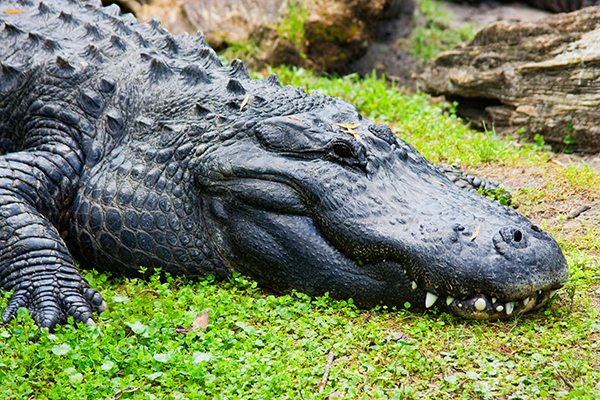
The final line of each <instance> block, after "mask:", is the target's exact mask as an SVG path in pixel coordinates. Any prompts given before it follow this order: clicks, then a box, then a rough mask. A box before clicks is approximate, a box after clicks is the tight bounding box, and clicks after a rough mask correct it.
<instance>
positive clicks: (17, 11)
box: [4, 9, 27, 14]
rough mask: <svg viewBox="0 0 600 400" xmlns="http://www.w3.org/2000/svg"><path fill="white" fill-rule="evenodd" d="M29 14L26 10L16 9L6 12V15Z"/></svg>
mask: <svg viewBox="0 0 600 400" xmlns="http://www.w3.org/2000/svg"><path fill="white" fill-rule="evenodd" d="M24 12H27V11H25V10H15V9H10V10H4V14H21V13H24Z"/></svg>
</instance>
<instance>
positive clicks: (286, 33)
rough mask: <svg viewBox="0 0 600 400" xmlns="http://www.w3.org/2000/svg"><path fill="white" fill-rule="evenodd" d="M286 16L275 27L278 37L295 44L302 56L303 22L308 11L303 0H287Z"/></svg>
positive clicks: (303, 40)
mask: <svg viewBox="0 0 600 400" xmlns="http://www.w3.org/2000/svg"><path fill="white" fill-rule="evenodd" d="M287 11H288V13H287V16H286V18H283V19H282V20H281V21H280V22H279V23H278V24H277V26H276V30H277V33H279V36H280V37H284V38H286V39H289V40H291V41H292V42H293V43H295V44H296V48H297V49H298V50H301V53H302V54H304V42H305V41H306V39H305V36H304V21H306V17H308V12H309V9H308V7H307V6H306V2H305V1H304V0H288V1H287Z"/></svg>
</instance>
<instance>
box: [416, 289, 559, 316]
mask: <svg viewBox="0 0 600 400" xmlns="http://www.w3.org/2000/svg"><path fill="white" fill-rule="evenodd" d="M556 291H557V289H552V290H538V291H537V292H536V293H534V294H533V295H531V296H529V297H526V298H524V299H522V300H517V301H503V300H502V299H497V298H495V297H487V296H485V295H478V296H474V297H471V298H464V299H462V300H458V299H455V298H453V297H452V296H447V297H446V298H445V299H444V300H443V301H445V303H446V307H445V309H446V310H449V311H451V312H452V313H453V314H456V315H458V316H460V317H463V318H468V319H503V318H509V317H511V316H513V315H518V314H524V313H526V312H529V311H533V310H537V309H538V308H540V307H542V306H543V305H545V304H546V303H547V302H548V301H549V300H550V299H551V298H552V297H553V296H554V294H555V293H556ZM426 296H427V297H430V294H429V293H428V294H427V295H426Z"/></svg>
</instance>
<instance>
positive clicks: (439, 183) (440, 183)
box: [427, 178, 446, 186]
mask: <svg viewBox="0 0 600 400" xmlns="http://www.w3.org/2000/svg"><path fill="white" fill-rule="evenodd" d="M427 179H429V180H430V181H431V182H433V183H437V184H438V185H442V186H446V185H444V184H443V183H442V182H438V181H436V180H433V179H431V178H427Z"/></svg>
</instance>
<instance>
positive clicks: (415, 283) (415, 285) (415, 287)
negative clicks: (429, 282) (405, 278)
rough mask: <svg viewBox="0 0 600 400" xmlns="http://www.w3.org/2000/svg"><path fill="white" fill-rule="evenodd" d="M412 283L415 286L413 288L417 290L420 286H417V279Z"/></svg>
mask: <svg viewBox="0 0 600 400" xmlns="http://www.w3.org/2000/svg"><path fill="white" fill-rule="evenodd" d="M411 283H412V288H413V290H417V287H418V286H417V282H415V281H412V282H411Z"/></svg>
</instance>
